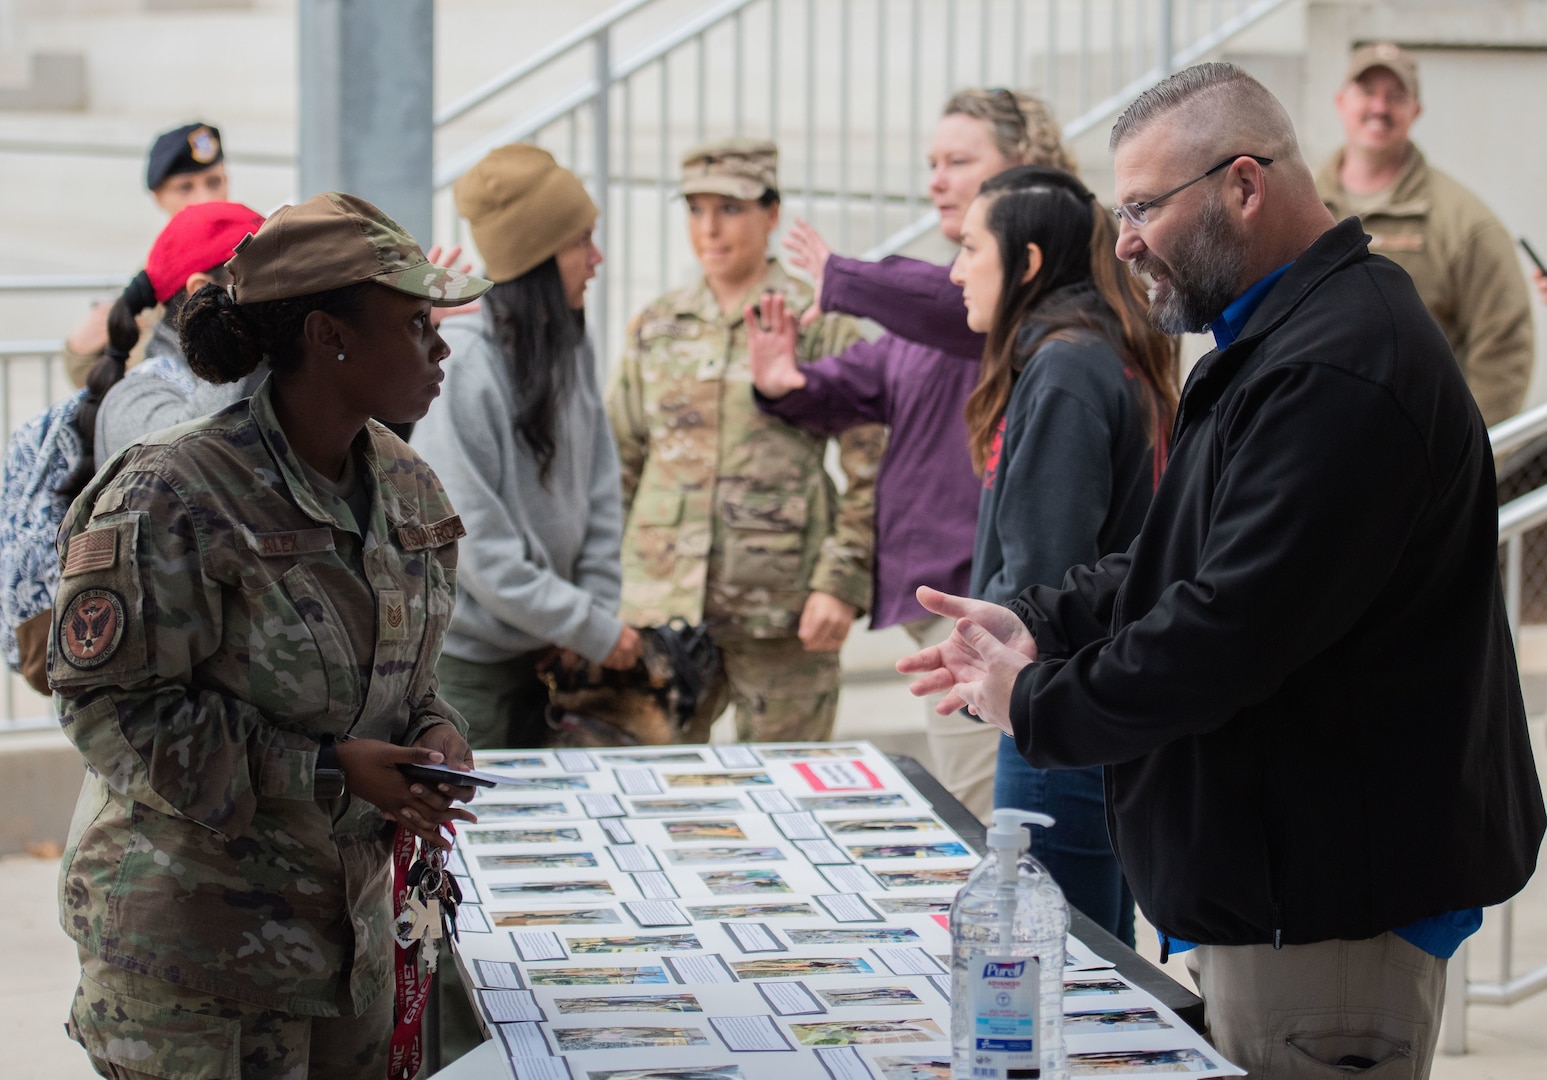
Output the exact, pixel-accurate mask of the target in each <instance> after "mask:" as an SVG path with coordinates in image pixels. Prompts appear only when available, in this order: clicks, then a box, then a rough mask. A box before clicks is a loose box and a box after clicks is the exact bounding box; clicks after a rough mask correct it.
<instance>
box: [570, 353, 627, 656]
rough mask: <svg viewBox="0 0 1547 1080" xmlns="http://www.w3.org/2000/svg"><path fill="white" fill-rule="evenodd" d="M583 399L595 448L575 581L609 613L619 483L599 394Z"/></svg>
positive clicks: (619, 573) (619, 587)
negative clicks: (584, 532) (588, 514)
mask: <svg viewBox="0 0 1547 1080" xmlns="http://www.w3.org/2000/svg"><path fill="white" fill-rule="evenodd" d="M581 359H582V362H583V363H586V364H590V363H591V352H590V350H589V349H587V350H585V351H584V353H583V355H582V358H581ZM586 403H587V405H588V406H590V408H589V409H588V412H589V413H590V415H591V418H592V431H593V432H594V435H593V438H594V439H595V443H596V448H595V450H594V451H593V456H592V459H591V490H590V492H589V494H588V502H589V505H590V510H591V512H590V516H589V518H588V519H587V521H586V535H585V543H584V544H583V545H582V546H581V549H580V558H579V560H578V561H577V562H576V564H575V584H576V585H578V586H580V587H581V588H582V589H584V590H585V591H586V592H587V593H589V594H590V596H591V599H592V600H593V601H594V602H595V603H596V604H598V605H599V606H600V607H602V608H603V609H604V610H605V611H607V612H608V613H609V614H612V613H615V612H616V611H617V610H618V604H619V602H620V601H621V600H622V598H623V563H622V558H621V557H622V552H623V487H622V480H621V478H620V475H619V474H620V471H621V470H620V468H619V465H618V444H617V443H616V442H615V441H613V437H612V425H611V424H610V423H609V422H608V420H607V412H606V410H605V409H604V408H603V407H602V401H601V397H600V396H599V395H598V394H597V393H595V391H594V390H593V392H592V393H591V394H589V395H588V396H587V402H586ZM621 628H622V627H621V624H620V626H619V629H620V630H621ZM610 648H611V647H610V646H609V651H610ZM577 651H578V650H577Z"/></svg>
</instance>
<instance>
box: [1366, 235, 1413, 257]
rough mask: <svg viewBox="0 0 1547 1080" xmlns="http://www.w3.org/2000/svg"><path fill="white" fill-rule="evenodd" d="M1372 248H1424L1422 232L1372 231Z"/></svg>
mask: <svg viewBox="0 0 1547 1080" xmlns="http://www.w3.org/2000/svg"><path fill="white" fill-rule="evenodd" d="M1370 248H1371V249H1372V250H1374V251H1411V252H1419V251H1422V250H1423V234H1422V233H1380V232H1377V233H1371V234H1370Z"/></svg>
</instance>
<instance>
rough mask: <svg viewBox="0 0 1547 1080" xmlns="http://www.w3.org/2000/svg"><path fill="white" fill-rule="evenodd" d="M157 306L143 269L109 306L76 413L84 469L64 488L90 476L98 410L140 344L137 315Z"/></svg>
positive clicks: (74, 489) (74, 488) (81, 485)
mask: <svg viewBox="0 0 1547 1080" xmlns="http://www.w3.org/2000/svg"><path fill="white" fill-rule="evenodd" d="M155 306H156V290H155V288H154V287H153V286H152V285H151V283H150V275H148V274H146V273H145V271H143V270H141V271H140V272H139V273H138V274H135V275H134V277H133V278H131V279H130V281H129V284H128V286H127V287H126V288H125V289H124V291H123V292H121V293H120V294H119V295H118V299H116V300H114V301H113V306H112V307H111V308H109V309H108V313H107V348H106V349H104V350H103V351H102V355H101V356H99V357H98V358H97V362H96V363H95V364H93V365H92V368H91V371H90V372H89V373H88V374H87V376H86V396H85V397H83V398H82V399H81V405H80V408H79V409H77V410H76V413H75V432H76V434H77V435H79V436H80V440H81V468H80V469H79V470H77V473H78V474H79V475H77V476H71V477H68V478H67V479H66V480H65V481H64V483H62V484H61V485H60V490H61V491H68V492H72V493H74V494H78V493H79V491H80V490H81V489H82V488H84V487H85V486H86V481H87V480H90V479H91V474H92V472H94V471H95V466H94V462H95V460H96V447H97V410H98V409H100V408H101V407H102V399H103V398H104V397H106V396H107V392H108V391H109V390H111V389H112V388H113V387H114V386H116V385H117V384H118V382H119V380H120V379H122V378H123V377H124V371H125V369H126V368H127V367H128V364H129V354H130V353H131V352H133V351H134V347H135V346H136V345H138V344H139V343H140V324H139V321H138V318H137V317H138V315H139V314H140V312H142V311H144V310H146V309H147V308H153V307H155ZM77 481H79V482H78V483H77Z"/></svg>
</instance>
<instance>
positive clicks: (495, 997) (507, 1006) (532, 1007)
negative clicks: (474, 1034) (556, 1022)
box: [478, 990, 548, 1024]
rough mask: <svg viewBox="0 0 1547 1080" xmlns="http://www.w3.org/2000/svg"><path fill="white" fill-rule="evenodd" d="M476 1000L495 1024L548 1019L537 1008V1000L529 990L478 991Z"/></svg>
mask: <svg viewBox="0 0 1547 1080" xmlns="http://www.w3.org/2000/svg"><path fill="white" fill-rule="evenodd" d="M478 1000H479V1001H480V1002H482V1003H483V1010H484V1012H486V1013H488V1014H489V1019H490V1020H493V1021H494V1022H495V1023H496V1024H509V1023H514V1022H516V1021H518V1020H546V1019H548V1018H547V1017H546V1016H544V1015H543V1011H542V1010H541V1009H539V1008H538V1007H537V999H536V998H535V997H533V995H532V992H531V991H530V990H480V991H478Z"/></svg>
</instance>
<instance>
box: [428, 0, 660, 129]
mask: <svg viewBox="0 0 1547 1080" xmlns="http://www.w3.org/2000/svg"><path fill="white" fill-rule="evenodd" d="M654 2H655V0H624V2H623V3H621V4H617V5H615V6H614V7H610V8H608V9H607V10H606V11H604V12H602V13H601V14H600V15H597V16H596V17H595V18H593V19H591V20H589V21H588V22H583V23H581V24H580V25H579V26H577V27H576V28H575V29H573V30H571V31H570V32H569V33H567V34H565V35H564V36H563V37H561V38H559V39H558V40H557V41H554V42H552V43H551V44H549V45H547V46H544V47H543V48H541V49H539V50H538V51H537V52H536V53H535V54H533V55H532V56H529V57H528V58H527V59H525V60H523V61H521V63H519V64H517V65H516V66H515V67H513V68H511V69H510V70H509V71H506V72H505V73H504V74H502V75H496V76H495V77H494V78H492V79H490V80H489V81H488V82H486V83H484V84H483V85H482V86H480V87H479V88H478V89H477V90H474V91H473V92H472V93H470V94H464V95H463V96H462V97H460V98H458V99H457V100H456V101H453V102H452V103H451V104H450V105H447V106H446V107H445V108H443V109H441V110H440V111H438V112H437V113H436V114H435V126H436V127H437V128H440V127H444V126H445V125H447V124H449V123H451V122H452V121H454V120H460V119H461V118H462V117H464V116H466V115H467V114H468V113H470V112H472V111H473V110H474V109H476V108H477V107H478V106H480V105H483V104H485V103H486V102H488V101H490V100H492V99H493V98H495V97H497V96H498V95H499V94H501V93H503V92H504V91H506V90H509V89H510V88H511V87H512V86H514V85H516V83H518V82H520V81H521V80H522V79H524V78H526V77H527V76H528V75H534V74H536V73H537V72H539V71H541V70H542V69H543V68H545V67H547V66H548V65H549V64H551V63H553V62H554V61H555V60H558V59H559V58H561V57H563V56H564V55H565V54H567V53H569V52H572V51H573V50H575V49H577V48H579V47H580V46H582V45H584V44H585V43H586V42H588V41H590V40H591V38H593V37H595V36H596V35H597V34H599V33H603V32H605V31H608V30H611V29H612V28H613V27H614V26H616V25H617V24H618V23H620V22H622V21H623V20H624V19H625V18H627V17H628V16H630V15H632V14H634V12H636V11H638V10H639V9H640V8H642V7H645V6H646V5H649V4H653V3H654Z"/></svg>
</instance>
